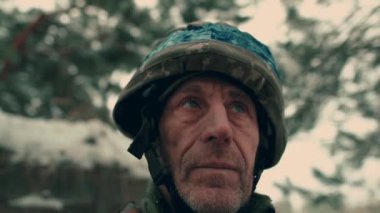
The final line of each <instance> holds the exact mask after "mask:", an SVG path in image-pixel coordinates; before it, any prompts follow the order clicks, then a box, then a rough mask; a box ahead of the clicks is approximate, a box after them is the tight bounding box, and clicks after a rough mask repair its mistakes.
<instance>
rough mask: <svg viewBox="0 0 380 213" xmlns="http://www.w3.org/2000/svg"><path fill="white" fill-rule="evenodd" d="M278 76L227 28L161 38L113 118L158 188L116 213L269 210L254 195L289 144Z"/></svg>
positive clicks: (198, 27)
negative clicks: (147, 168)
mask: <svg viewBox="0 0 380 213" xmlns="http://www.w3.org/2000/svg"><path fill="white" fill-rule="evenodd" d="M280 76H281V74H280V73H279V70H278V69H277V66H276V64H275V61H274V59H273V57H272V54H271V53H270V51H269V49H268V48H267V47H266V46H265V45H264V44H262V43H260V42H259V41H258V40H256V39H255V38H253V37H252V36H251V35H249V34H248V33H244V32H241V31H240V30H238V29H237V28H235V27H232V26H230V25H227V24H223V23H215V24H214V23H193V24H190V25H188V26H186V27H184V28H180V29H177V30H176V31H174V32H171V33H170V34H169V35H168V36H167V37H166V38H164V39H163V40H161V41H160V42H159V43H158V45H157V46H156V47H155V48H154V50H153V51H152V52H151V53H150V54H148V55H147V56H146V57H145V59H144V63H143V64H142V66H141V67H140V68H139V69H138V70H137V72H136V73H135V75H134V76H133V77H132V79H131V81H130V82H129V83H128V85H127V86H126V87H125V89H124V90H123V92H122V93H121V95H120V97H119V100H118V102H117V103H116V105H115V109H114V112H113V118H114V120H115V123H116V124H117V126H118V127H119V129H120V130H121V131H122V132H123V133H124V134H125V135H126V136H128V137H131V138H133V142H132V144H131V145H130V148H129V152H131V153H132V154H133V155H134V156H136V157H137V158H141V157H142V156H143V155H145V158H146V160H147V162H148V166H149V171H150V174H151V176H152V179H153V182H154V184H152V186H150V188H149V190H148V194H147V196H146V198H144V199H143V200H142V201H141V202H139V203H130V204H129V205H127V207H126V208H125V209H124V210H123V211H122V212H157V213H158V212H200V213H201V212H210V213H212V212H257V213H261V212H274V208H273V206H272V204H271V201H270V199H269V197H267V196H265V195H260V194H257V193H255V188H256V184H257V183H258V181H259V178H260V175H261V173H262V171H263V170H264V169H268V168H270V167H272V166H274V165H275V164H277V162H278V161H279V160H280V158H281V155H282V153H283V151H284V149H285V145H286V131H285V126H284V114H283V111H284V105H283V97H282V92H281V86H280V83H279V78H280Z"/></svg>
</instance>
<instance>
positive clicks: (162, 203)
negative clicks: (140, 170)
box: [120, 184, 275, 213]
mask: <svg viewBox="0 0 380 213" xmlns="http://www.w3.org/2000/svg"><path fill="white" fill-rule="evenodd" d="M134 212H136V213H137V212H142V213H168V212H171V209H170V207H169V205H168V203H167V201H166V200H165V199H164V198H163V196H162V194H161V192H160V190H159V189H158V188H157V187H156V186H154V185H153V184H150V186H149V188H148V192H147V194H146V196H145V197H144V198H143V199H142V200H141V201H140V202H139V203H129V204H128V205H127V207H125V208H124V209H123V210H122V211H121V212H120V213H134ZM274 212H275V209H274V207H273V204H272V202H271V199H270V198H269V197H268V196H266V195H262V194H258V193H254V194H253V195H252V196H251V199H250V201H249V202H248V204H247V205H246V206H244V208H243V209H242V210H240V211H239V213H274Z"/></svg>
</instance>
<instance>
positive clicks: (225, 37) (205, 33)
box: [144, 23, 283, 79]
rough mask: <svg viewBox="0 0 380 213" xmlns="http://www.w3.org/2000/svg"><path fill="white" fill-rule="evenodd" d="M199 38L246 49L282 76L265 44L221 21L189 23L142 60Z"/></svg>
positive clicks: (280, 77) (278, 75) (277, 74)
mask: <svg viewBox="0 0 380 213" xmlns="http://www.w3.org/2000/svg"><path fill="white" fill-rule="evenodd" d="M199 40H217V41H222V42H226V43H229V44H232V45H235V46H238V47H240V48H243V49H246V50H248V51H250V52H252V53H254V54H256V55H258V56H259V57H260V58H262V59H263V60H264V61H265V62H266V63H268V64H270V66H271V67H272V69H273V71H274V72H275V74H276V76H277V77H278V78H279V79H282V78H283V74H282V73H281V72H280V70H279V69H278V67H277V65H276V62H275V60H274V58H273V56H272V53H271V52H270V50H269V48H268V47H267V46H265V45H264V44H263V43H261V42H260V41H258V40H257V39H255V38H254V37H253V36H251V35H250V34H248V33H245V32H241V31H240V30H239V29H237V28H235V27H232V26H229V25H227V24H223V23H216V24H213V23H206V24H203V25H190V26H188V27H187V28H184V29H182V30H177V31H174V32H172V33H171V34H169V35H168V37H167V38H166V39H165V40H163V41H161V43H159V45H158V46H157V47H156V48H155V49H154V50H153V51H152V52H150V53H149V54H148V55H147V56H146V57H145V58H144V61H146V60H148V59H149V58H151V57H152V56H154V55H155V54H156V53H158V52H160V51H162V50H163V49H166V48H168V47H171V46H174V45H178V44H182V43H186V42H193V41H199Z"/></svg>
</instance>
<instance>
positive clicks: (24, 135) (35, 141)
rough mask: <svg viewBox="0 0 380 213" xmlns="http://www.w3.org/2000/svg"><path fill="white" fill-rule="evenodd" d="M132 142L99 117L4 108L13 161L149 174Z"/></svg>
mask: <svg viewBox="0 0 380 213" xmlns="http://www.w3.org/2000/svg"><path fill="white" fill-rule="evenodd" d="M130 142H131V140H130V139H128V138H126V137H124V136H122V135H121V134H120V133H118V132H117V131H116V130H113V129H112V128H110V127H109V126H107V125H106V124H104V123H102V122H100V121H98V120H91V121H88V122H69V121H64V120H55V119H52V120H46V119H28V118H23V117H20V116H15V115H9V114H6V113H4V112H2V111H0V146H1V147H4V148H6V149H9V150H11V151H12V152H14V153H13V155H12V156H11V161H12V162H20V161H23V162H28V163H32V164H37V165H46V166H51V167H55V166H57V165H59V164H60V163H62V162H70V163H73V164H74V165H77V166H79V167H81V168H83V169H91V168H93V167H94V166H95V165H106V166H107V165H109V166H112V165H118V166H120V167H123V168H127V169H128V170H129V171H130V172H131V175H133V176H136V177H141V178H147V177H149V173H148V169H147V165H146V162H145V161H144V160H138V159H136V158H134V157H133V156H132V155H130V154H129V153H128V152H127V148H128V146H129V144H130Z"/></svg>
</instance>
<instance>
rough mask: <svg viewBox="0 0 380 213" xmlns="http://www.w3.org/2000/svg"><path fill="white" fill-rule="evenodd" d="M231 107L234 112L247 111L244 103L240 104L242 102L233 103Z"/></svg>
mask: <svg viewBox="0 0 380 213" xmlns="http://www.w3.org/2000/svg"><path fill="white" fill-rule="evenodd" d="M231 109H232V111H233V112H237V113H244V112H246V108H245V107H244V105H242V104H240V103H233V104H232V105H231Z"/></svg>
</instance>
